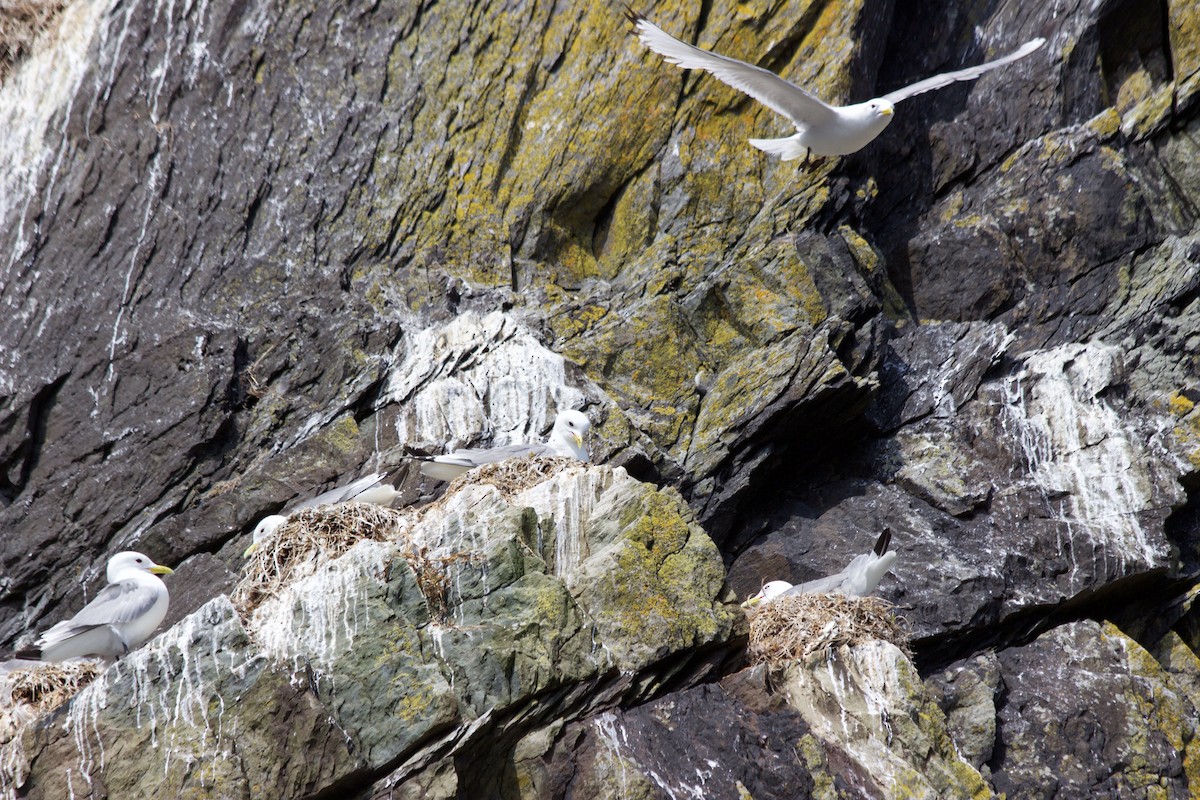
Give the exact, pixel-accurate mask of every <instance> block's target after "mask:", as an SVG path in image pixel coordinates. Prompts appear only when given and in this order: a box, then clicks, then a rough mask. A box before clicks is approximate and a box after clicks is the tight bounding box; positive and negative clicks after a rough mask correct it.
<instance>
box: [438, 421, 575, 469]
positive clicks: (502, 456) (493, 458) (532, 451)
mask: <svg viewBox="0 0 1200 800" xmlns="http://www.w3.org/2000/svg"><path fill="white" fill-rule="evenodd" d="M591 427H592V423H591V422H590V421H588V418H587V415H586V414H584V413H583V412H582V411H573V410H567V411H560V412H559V413H558V417H556V418H555V420H554V429H553V430H552V431H550V435H549V436H548V437H546V441H545V443H538V442H529V443H527V444H509V445H504V446H503V447H492V448H489V449H487V450H455V451H454V452H453V453H446V454H445V455H440V456H417V458H419V459H421V474H423V475H428V476H429V477H431V478H434V479H436V480H439V481H449V480H454V479H455V478H457V477H458V476H459V475H462V474H463V473H464V472H467V471H468V470H472V469H475V467H479V466H482V465H484V464H494V463H496V462H498V461H504V460H506V459H509V458H521V457H523V456H529V455H533V456H566V457H568V458H574V459H578V460H579V461H583V462H585V463H586V462H587V461H589V460H590V459H589V458H588V452H587V448H585V447H584V445H583V437H585V436H587V432H588V431H589V430H591Z"/></svg>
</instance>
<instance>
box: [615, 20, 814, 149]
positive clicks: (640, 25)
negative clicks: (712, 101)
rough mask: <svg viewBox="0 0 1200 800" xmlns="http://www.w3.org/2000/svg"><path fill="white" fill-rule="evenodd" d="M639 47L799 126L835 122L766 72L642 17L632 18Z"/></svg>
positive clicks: (796, 90) (811, 98) (803, 93)
mask: <svg viewBox="0 0 1200 800" xmlns="http://www.w3.org/2000/svg"><path fill="white" fill-rule="evenodd" d="M631 19H633V21H634V25H636V27H637V32H638V39H640V40H641V42H642V44H644V45H646V47H649V48H650V49H651V50H653V51H654V52H656V53H658V54H659V55H661V56H663V57H664V58H666V60H667V61H669V62H671V63H672V64H675V65H677V66H680V67H683V68H684V69H702V70H704V71H705V72H708V73H710V74H711V75H712V76H713V77H714V78H716V79H717V80H719V81H721V82H722V83H725V84H728V85H729V86H732V87H733V88H734V89H737V90H738V91H739V92H745V93H746V94H748V95H750V96H751V97H753V98H754V99H755V100H757V101H758V102H760V103H762V104H763V105H765V106H766V107H767V108H769V109H771V110H772V111H774V112H776V113H777V114H782V115H783V116H785V117H787V118H788V119H790V120H791V121H792V122H794V123H796V124H797V125H800V126H811V125H817V126H820V125H823V124H826V123H828V122H832V121H833V120H835V119H836V118H837V114H836V113H835V112H834V110H833V108H832V107H831V106H829V105H827V104H825V103H824V102H822V101H821V99H820V98H818V97H816V96H815V95H812V94H810V93H809V92H806V91H805V90H803V89H801V88H800V87H799V86H796V85H795V84H792V83H789V82H788V81H785V80H784V79H783V78H781V77H779V76H778V75H776V74H775V73H773V72H770V71H769V70H765V69H763V68H761V67H756V66H754V65H753V64H747V63H746V62H745V61H738V60H737V59H736V58H729V57H728V56H723V55H720V54H718V53H713V52H710V51H708V50H701V49H700V48H699V47H693V46H692V45H690V44H687V43H685V42H681V41H679V40H678V39H676V38H675V37H674V36H672V35H671V34H669V33H667V32H666V31H664V30H663V29H662V28H660V27H658V26H657V25H655V24H654V23H652V22H650V20H648V19H646V18H644V17H638V16H636V15H635V16H633V17H631Z"/></svg>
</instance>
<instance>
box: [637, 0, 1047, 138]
mask: <svg viewBox="0 0 1200 800" xmlns="http://www.w3.org/2000/svg"><path fill="white" fill-rule="evenodd" d="M625 16H627V17H628V18H629V21H630V22H632V23H633V26H634V30H635V31H636V32H637V37H638V39H639V40H640V41H641V43H642V44H644V45H645V46H646V47H649V48H650V49H651V50H653V51H654V52H656V53H658V54H659V55H661V56H663V57H664V58H666V60H667V61H669V62H670V63H672V64H675V65H676V66H679V67H682V68H683V69H702V70H704V71H705V72H709V73H711V74H712V76H713V77H714V78H716V79H717V80H719V81H721V82H722V83H725V84H728V85H729V86H732V87H733V88H734V89H737V90H738V91H740V92H745V93H746V94H748V95H750V96H751V97H753V98H754V99H755V100H757V101H758V102H760V103H762V104H763V105H765V106H766V107H767V108H769V109H771V110H772V111H774V112H775V113H777V114H782V115H783V116H785V117H787V118H788V119H789V120H791V122H792V124H793V125H795V126H796V133H795V134H794V135H792V136H788V137H786V138H783V139H751V140H750V144H752V145H754V146H755V147H757V148H758V149H759V150H762V151H764V152H767V153H771V154H773V155H777V156H779V157H780V158H781V159H783V160H784V161H791V160H793V159H796V158H800V157H803V158H804V160H805V162H807V161H808V157H809V155H814V156H845V155H849V154H850V153H854V152H857V151H859V150H861V149H863V148H864V147H866V146H867V145H868V144H870V143H871V141H872V140H874V139H875V137H876V136H878V135H879V134H880V133H882V132H883V129H884V128H886V127H887V124H888V123H889V122H891V121H892V115H893V114H894V113H895V105H896V103H899V102H900V101H901V100H906V99H908V98H909V97H912V96H913V95H917V94H921V93H922V92H928V91H932V90H934V89H940V88H942V87H943V86H948V85H949V84H951V83H954V82H955V81H970V80H974V79H975V78H978V77H979V76H980V75H982V74H984V73H985V72H989V71H991V70H993V69H996V68H997V67H1003V66H1004V65H1005V64H1011V63H1012V62H1014V61H1017V60H1018V59H1022V58H1024V57H1025V56H1027V55H1029V54H1030V53H1032V52H1033V51H1034V50H1037V49H1038V48H1039V47H1041V46H1042V45H1044V44H1045V43H1046V40H1045V39H1041V38H1039V39H1034V40H1032V41H1029V42H1026V43H1025V44H1024V45H1022V46H1021V47H1020V48H1019V49H1018V50H1016V51H1014V52H1012V53H1009V54H1008V55H1006V56H1003V57H1001V58H997V59H996V60H995V61H989V62H987V63H986V64H980V65H978V66H975V67H967V68H965V69H960V70H955V71H954V72H943V73H942V74H941V75H934V76H933V77H932V78H926V79H925V80H923V81H917V82H916V83H914V84H912V85H911V86H905V87H904V88H903V89H897V90H896V91H894V92H888V93H887V94H885V95H884V96H883V97H876V98H874V99H872V100H867V101H866V102H865V103H855V104H854V105H850V106H831V105H829V104H828V103H826V102H824V101H823V100H821V99H820V98H819V97H817V96H816V95H814V94H812V93H811V92H808V91H805V90H804V89H801V88H800V87H799V86H796V85H795V84H793V83H789V82H788V81H785V80H784V79H783V78H781V77H779V76H778V75H776V74H775V73H773V72H769V71H768V70H765V69H763V68H762V67H756V66H754V65H753V64H747V63H746V62H745V61H738V60H737V59H736V58H730V57H728V56H723V55H719V54H717V53H712V52H709V51H708V50H701V49H700V48H699V47H693V46H692V45H690V44H687V43H686V42H681V41H679V40H678V39H676V38H675V37H674V36H672V35H671V34H669V33H667V32H666V31H664V30H663V29H662V28H660V27H658V26H657V25H655V24H654V23H653V22H651V21H650V20H648V19H646V18H645V17H643V16H642V15H641V14H638V13H637V12H635V11H633V10H632V9H630V8H629V7H628V6H626V8H625Z"/></svg>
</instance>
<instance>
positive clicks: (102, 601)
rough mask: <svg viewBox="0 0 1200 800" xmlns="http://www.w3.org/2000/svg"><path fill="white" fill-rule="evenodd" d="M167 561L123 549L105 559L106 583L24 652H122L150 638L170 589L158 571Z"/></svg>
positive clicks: (41, 655)
mask: <svg viewBox="0 0 1200 800" xmlns="http://www.w3.org/2000/svg"><path fill="white" fill-rule="evenodd" d="M171 572H172V570H171V568H170V567H164V566H161V565H159V564H155V563H154V562H153V561H151V560H150V558H149V557H148V556H145V555H142V554H141V553H137V552H134V551H132V550H127V551H125V552H122V553H117V554H116V555H115V556H113V557H112V558H110V559H109V560H108V569H107V572H106V574H107V577H108V585H107V586H105V587H104V589H103V590H101V592H100V594H98V595H96V597H95V599H93V600H92V602H90V603H88V604H87V605H86V606H84V607H83V608H82V609H80V610H79V613H78V614H76V615H75V616H73V617H71V618H70V619H68V620H64V621H62V622H60V623H58V624H57V625H55V626H53V627H52V628H50V629H48V630H46V631H44V632H43V633H42V635H41V636H39V637H38V639H37V641H36V642H34V645H33V646H34V649H33V650H32V651H22V652H20V653H18V654H17V655H18V656H20V657H23V658H37V659H40V660H42V661H66V660H67V659H69V658H81V657H84V656H96V657H99V658H103V659H105V660H106V661H112V660H114V659H117V658H120V657H121V656H123V655H125V654H126V653H128V652H129V651H131V650H134V649H136V648H137V647H138V645H140V644H141V643H142V642H144V641H146V640H147V639H148V638H150V634H152V633H154V629H155V628H157V627H158V625H159V623H160V622H162V621H163V617H165V616H166V615H167V605H168V604H169V602H170V595H169V593H168V592H167V586H166V584H164V583H163V582H162V579H161V578H159V577H158V576H159V575H170V574H171Z"/></svg>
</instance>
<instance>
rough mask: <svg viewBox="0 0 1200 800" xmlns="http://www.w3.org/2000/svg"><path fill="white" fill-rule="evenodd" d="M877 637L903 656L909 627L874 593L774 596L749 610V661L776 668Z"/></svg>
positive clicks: (906, 650)
mask: <svg viewBox="0 0 1200 800" xmlns="http://www.w3.org/2000/svg"><path fill="white" fill-rule="evenodd" d="M875 639H882V640H884V641H886V642H891V643H892V644H894V645H896V646H897V647H899V648H900V649H901V650H903V651H904V652H905V654H906V655H911V653H909V649H908V632H907V630H906V627H905V625H904V624H903V622H902V621H901V620H900V619H898V618H897V617H896V616H895V615H894V614H893V613H892V606H891V604H890V603H888V602H887V601H885V600H881V599H880V598H878V597H845V596H843V595H840V594H801V595H790V596H785V597H777V598H775V599H774V600H771V601H769V602H766V603H763V604H761V605H760V606H759V608H758V609H757V610H755V611H753V612H752V613H751V615H750V644H749V648H748V650H749V656H750V661H751V663H753V664H767V665H769V666H771V667H777V666H780V665H782V664H784V663H785V662H788V661H794V660H804V659H807V658H809V657H810V656H812V655H813V654H814V653H820V652H823V651H825V650H827V649H831V648H834V647H839V646H841V645H855V644H861V643H863V642H869V641H872V640H875Z"/></svg>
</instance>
